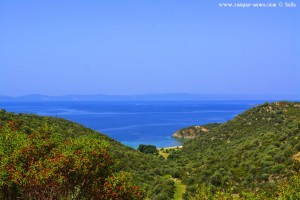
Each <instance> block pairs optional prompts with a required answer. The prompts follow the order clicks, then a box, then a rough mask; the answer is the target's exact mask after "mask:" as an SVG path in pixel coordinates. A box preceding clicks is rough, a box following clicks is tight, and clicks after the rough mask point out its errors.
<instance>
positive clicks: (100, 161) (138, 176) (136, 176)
mask: <svg viewBox="0 0 300 200" xmlns="http://www.w3.org/2000/svg"><path fill="white" fill-rule="evenodd" d="M203 127H208V128H209V127H210V129H209V131H206V132H205V133H203V134H199V135H198V136H197V137H196V138H195V139H191V140H189V141H188V142H186V143H185V144H184V146H183V148H181V149H179V148H178V149H173V150H172V151H169V153H168V154H169V156H168V158H167V159H164V158H162V157H160V156H159V155H157V154H156V153H154V154H145V153H141V152H139V151H137V150H135V149H133V148H130V147H126V146H124V145H122V144H120V143H119V142H116V141H115V140H113V139H111V138H109V137H107V136H105V135H103V134H101V133H99V132H97V131H93V130H91V129H88V128H86V127H84V126H82V125H79V124H76V123H73V122H70V121H68V120H64V119H61V118H54V117H41V116H37V115H27V114H13V113H9V112H6V111H5V110H1V111H0V199H145V198H146V199H147V198H148V199H154V200H159V199H162V200H167V199H173V198H177V199H181V196H182V194H183V193H184V191H185V186H187V187H186V192H185V194H184V196H183V197H184V198H185V199H224V200H225V199H300V193H299V188H300V178H299V169H300V168H299V167H300V162H299V160H300V103H292V102H276V103H271V104H269V103H265V104H263V105H260V106H257V107H254V108H252V109H249V110H247V111H245V112H243V113H241V114H240V115H238V116H237V117H235V118H234V119H233V120H231V121H228V122H226V123H223V124H217V125H216V124H215V125H208V126H206V125H203ZM170 152H171V153H170ZM164 155H165V157H166V156H167V154H164Z"/></svg>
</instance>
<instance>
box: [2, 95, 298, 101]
mask: <svg viewBox="0 0 300 200" xmlns="http://www.w3.org/2000/svg"><path fill="white" fill-rule="evenodd" d="M134 100H138V101H147V100H149V101H153V100H161V101H167V100H173V101H183V100H189V101H221V100H268V101H279V100H292V101H295V100H300V95H270V94H265V95H251V94H250V95H231V94H185V93H170V94H144V95H104V94H96V95H63V96H46V95H41V94H31V95H24V96H18V97H10V96H1V95H0V101H134Z"/></svg>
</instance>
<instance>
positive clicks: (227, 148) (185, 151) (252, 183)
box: [169, 102, 300, 199]
mask: <svg viewBox="0 0 300 200" xmlns="http://www.w3.org/2000/svg"><path fill="white" fill-rule="evenodd" d="M299 151H300V103H291V102H277V103H271V104H268V103H265V104H263V105H260V106H258V107H254V108H252V109H249V110H247V111H245V112H244V113H242V114H240V115H238V116H237V117H235V118H234V119H233V120H231V121H228V122H227V123H224V124H221V125H219V126H217V127H215V128H213V129H211V131H209V132H207V133H205V134H201V135H200V136H199V137H198V138H196V139H194V140H191V141H188V142H187V143H186V144H185V145H184V146H183V148H182V150H180V151H176V152H174V153H172V154H171V155H170V156H169V159H171V160H173V161H176V162H177V165H178V166H182V167H181V169H179V171H180V172H181V178H182V179H183V180H184V182H185V183H186V184H187V185H188V187H187V190H188V195H189V197H190V198H192V197H193V196H197V195H198V197H199V196H201V195H203V194H204V193H205V194H206V195H208V193H210V192H212V191H215V190H216V189H218V188H219V189H221V191H223V192H224V191H227V192H229V193H239V194H241V193H242V192H244V194H245V192H246V191H249V192H250V193H251V191H252V192H253V191H256V192H255V193H256V195H259V194H258V193H259V191H262V194H261V195H263V193H265V192H266V191H271V192H270V194H272V193H273V195H277V194H278V193H281V194H282V192H278V193H276V192H275V190H276V189H275V188H276V185H277V184H278V183H279V182H280V181H283V180H286V179H287V178H290V177H292V176H294V175H297V174H298V170H299V157H298V156H299ZM280 183H281V184H283V183H282V182H280ZM298 186H299V185H298ZM252 194H253V195H254V193H252ZM270 194H269V195H270ZM224 195H225V194H224ZM267 197H268V195H266V196H264V197H261V199H264V198H267ZM269 197H270V198H271V196H269Z"/></svg>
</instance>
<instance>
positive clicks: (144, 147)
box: [138, 144, 158, 154]
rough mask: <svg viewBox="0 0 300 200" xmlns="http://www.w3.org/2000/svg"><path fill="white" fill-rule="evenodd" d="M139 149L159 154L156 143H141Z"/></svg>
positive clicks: (143, 151)
mask: <svg viewBox="0 0 300 200" xmlns="http://www.w3.org/2000/svg"><path fill="white" fill-rule="evenodd" d="M138 150H139V151H140V152H142V153H148V154H158V150H157V148H156V146H154V145H146V144H140V145H139V147H138Z"/></svg>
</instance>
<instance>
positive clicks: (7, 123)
mask: <svg viewBox="0 0 300 200" xmlns="http://www.w3.org/2000/svg"><path fill="white" fill-rule="evenodd" d="M77 154H78V155H77ZM94 154H95V155H94ZM94 157H95V158H96V157H99V159H98V160H95V159H94ZM0 159H1V160H0V162H1V163H0V165H1V166H0V167H1V168H0V198H1V196H2V198H3V199H16V198H20V199H28V198H33V197H34V196H35V193H37V192H39V193H41V191H42V190H43V188H45V187H49V188H50V189H49V191H47V192H48V193H47V194H41V195H44V196H41V195H39V196H41V198H42V199H44V198H50V197H49V195H50V194H51V192H53V191H60V193H58V194H55V195H56V196H55V195H54V197H53V198H54V199H55V198H56V197H57V196H62V197H64V198H66V197H68V198H69V197H70V196H73V197H74V198H75V199H83V198H86V199H90V198H92V197H93V196H92V195H91V194H88V192H87V191H83V190H89V187H90V188H92V187H94V186H95V185H93V184H94V183H95V184H96V185H97V184H102V186H103V184H104V183H103V182H101V181H102V180H101V181H100V182H101V183H96V182H97V181H99V180H98V178H95V180H93V181H94V183H89V184H87V185H86V186H84V187H82V188H80V187H81V186H80V184H81V182H84V180H85V179H84V178H83V177H85V178H86V179H87V178H88V179H92V178H91V177H89V176H90V175H91V176H95V177H96V176H100V177H101V179H105V178H106V179H108V181H111V180H110V179H111V178H112V177H113V178H114V180H115V181H116V182H118V181H119V182H120V184H121V186H122V188H123V189H124V191H126V192H129V193H131V192H132V193H133V197H134V198H133V197H132V199H139V198H142V197H143V196H145V195H147V196H148V197H150V198H151V199H153V198H156V197H157V196H160V195H165V193H170V194H169V196H170V199H171V198H172V197H173V194H172V192H173V189H172V188H171V191H169V190H170V189H164V190H162V189H159V190H154V189H155V187H160V188H163V187H161V185H165V186H167V185H170V184H171V186H172V184H173V185H174V183H169V179H166V178H165V177H163V175H164V174H167V173H168V170H170V169H171V168H170V167H169V166H166V164H167V162H166V160H164V159H161V158H160V157H157V156H153V155H147V154H143V153H141V152H139V151H137V150H135V149H133V148H130V147H127V146H125V145H122V144H121V143H119V142H117V141H115V140H113V139H111V138H109V137H107V136H105V135H103V134H101V133H99V132H97V131H93V130H91V129H89V128H86V127H84V126H82V125H80V124H77V123H74V122H70V121H68V120H65V119H61V118H54V117H41V116H37V115H32V114H31V115H27V114H13V113H8V112H6V111H5V110H1V111H0ZM64 159H65V160H64ZM101 159H103V160H101ZM66 160H67V161H70V162H71V164H70V163H68V164H67V163H65V162H67V161H66ZM104 161H105V162H104ZM59 162H61V163H59ZM63 165H65V166H64V167H63ZM99 165H100V166H102V165H103V167H102V168H101V167H100V168H97V167H99ZM67 167H69V168H71V167H72V168H73V169H66V168H67ZM94 168H97V170H98V171H97V170H96V169H95V171H93V170H94ZM68 170H70V171H68ZM75 171H76V173H77V172H78V173H79V174H76V173H75ZM102 171H103V173H104V172H105V174H101V173H102ZM64 173H67V174H66V175H64ZM93 173H94V174H93ZM38 176H39V177H38ZM74 179H78V180H76V181H75V180H74ZM67 184H69V186H70V187H72V188H67V189H66V188H64V187H65V185H67ZM113 185H114V184H113ZM102 186H101V187H102ZM121 186H120V187H121ZM135 186H138V187H137V188H135ZM51 187H52V188H51ZM95 187H96V186H95ZM97 187H100V186H97ZM50 190H51V191H50ZM81 190H82V192H81ZM95 190H96V188H95ZM107 190H110V191H114V190H116V188H109V189H107ZM135 191H136V192H137V194H135ZM66 192H67V194H65V193H66ZM94 192H95V191H94ZM62 193H63V194H62ZM77 193H78V194H77ZM115 193H117V192H116V191H115ZM28 195H29V196H28ZM30 195H31V196H30ZM76 195H77V196H78V197H76ZM119 195H120V197H123V198H124V195H125V196H126V195H129V194H126V193H124V194H123V193H120V194H119ZM122 195H123V196H122ZM134 195H135V196H134ZM50 196H51V195H50ZM112 197H114V196H110V195H108V196H107V199H110V198H112ZM93 198H96V197H93ZM101 198H103V199H105V198H106V197H101ZM123 198H121V199H123ZM33 199H38V197H36V198H33ZM50 199H51V198H50ZM113 199H114V198H113ZM130 199H131V198H130Z"/></svg>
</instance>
